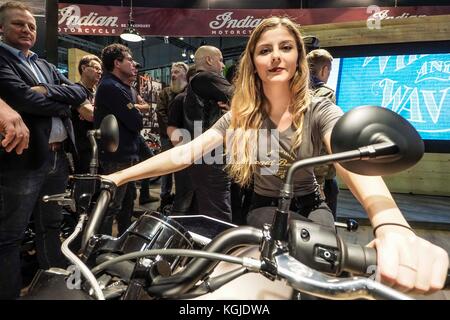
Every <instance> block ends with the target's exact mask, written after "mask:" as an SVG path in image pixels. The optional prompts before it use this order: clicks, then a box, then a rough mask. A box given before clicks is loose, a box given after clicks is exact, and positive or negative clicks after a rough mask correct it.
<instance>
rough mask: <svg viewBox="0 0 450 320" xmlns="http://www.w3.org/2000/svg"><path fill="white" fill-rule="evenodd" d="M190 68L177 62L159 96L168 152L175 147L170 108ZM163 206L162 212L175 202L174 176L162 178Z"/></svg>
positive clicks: (161, 133) (161, 126)
mask: <svg viewBox="0 0 450 320" xmlns="http://www.w3.org/2000/svg"><path fill="white" fill-rule="evenodd" d="M187 71H188V66H187V64H186V63H184V62H175V63H173V64H172V68H171V69H170V74H171V78H170V86H168V87H166V88H164V89H163V90H161V92H160V93H159V95H158V102H157V105H156V115H157V119H158V126H159V137H160V141H161V150H162V151H166V150H169V149H170V148H172V147H173V145H172V143H171V142H170V139H169V137H168V136H167V118H168V114H169V111H170V109H169V106H170V103H171V102H172V100H173V99H174V98H175V96H176V95H177V94H179V93H180V92H182V91H183V90H184V88H185V87H186V85H187V81H186V73H187ZM160 196H161V206H160V209H161V210H162V209H163V208H164V207H165V206H166V205H169V204H171V203H172V202H173V195H172V174H167V175H164V176H162V177H161V195H160Z"/></svg>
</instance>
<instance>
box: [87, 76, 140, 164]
mask: <svg viewBox="0 0 450 320" xmlns="http://www.w3.org/2000/svg"><path fill="white" fill-rule="evenodd" d="M135 103H136V100H135V95H134V94H133V92H132V91H131V87H130V86H128V85H126V84H124V83H123V82H122V81H120V79H119V78H117V77H116V76H114V75H113V74H111V73H107V74H105V75H104V76H103V78H102V80H101V81H100V84H99V86H98V89H97V93H96V95H95V109H94V126H95V127H96V128H99V127H100V123H101V121H102V120H103V118H104V117H106V116H107V115H108V114H112V115H114V116H115V117H116V119H117V122H118V124H119V137H120V138H119V147H118V149H117V151H116V152H114V153H111V152H108V151H106V150H105V149H104V148H103V146H102V145H101V144H100V148H99V149H100V156H99V158H100V160H102V161H114V162H119V163H120V162H129V161H135V160H138V159H139V144H140V138H139V135H140V132H141V130H142V128H143V122H142V114H141V113H140V112H139V110H138V109H136V108H135V106H134V104H135Z"/></svg>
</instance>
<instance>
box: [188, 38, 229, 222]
mask: <svg viewBox="0 0 450 320" xmlns="http://www.w3.org/2000/svg"><path fill="white" fill-rule="evenodd" d="M195 68H196V73H195V74H194V76H192V78H191V80H190V81H189V84H188V86H187V90H186V97H185V98H184V104H183V110H184V118H183V125H184V128H185V129H187V130H188V131H189V132H190V133H191V136H192V137H194V132H195V133H196V134H198V133H200V132H204V131H206V130H207V129H209V128H210V127H211V126H212V125H213V124H214V123H215V122H216V121H217V120H218V119H219V118H220V117H221V116H222V115H223V114H224V113H225V112H226V111H227V110H226V107H225V108H224V106H228V105H229V102H230V100H231V96H232V91H233V89H232V86H231V84H230V83H229V82H228V81H227V80H226V79H225V78H224V77H223V75H222V72H223V69H224V68H225V65H224V63H223V57H222V52H220V50H219V49H218V48H216V47H213V46H202V47H200V48H198V49H197V51H196V52H195ZM194 122H195V125H196V126H197V127H198V128H195V129H196V130H194ZM199 124H201V128H199ZM216 153H217V155H219V154H221V151H220V150H217V152H213V153H212V156H213V157H214V158H220V157H215V154H216ZM220 160H223V159H220ZM223 163H224V162H223V161H222V162H221V163H213V164H206V163H199V164H195V165H193V166H192V167H191V168H190V169H189V173H190V176H191V180H192V184H193V188H194V191H195V196H196V200H197V204H198V210H199V213H200V214H204V215H208V216H211V217H214V218H218V219H221V220H225V221H231V197H230V179H229V178H228V176H227V175H226V173H225V172H224V171H223Z"/></svg>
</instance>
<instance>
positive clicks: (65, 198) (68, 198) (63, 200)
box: [42, 191, 76, 212]
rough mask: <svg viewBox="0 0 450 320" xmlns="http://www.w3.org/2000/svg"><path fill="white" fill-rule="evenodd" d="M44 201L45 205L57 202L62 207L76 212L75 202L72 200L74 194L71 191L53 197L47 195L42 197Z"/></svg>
mask: <svg viewBox="0 0 450 320" xmlns="http://www.w3.org/2000/svg"><path fill="white" fill-rule="evenodd" d="M42 201H43V202H45V203H48V202H57V203H58V204H59V205H60V206H70V209H71V210H72V211H73V212H75V211H76V208H75V200H74V199H72V193H71V192H70V191H67V192H64V193H58V194H52V195H45V196H43V197H42Z"/></svg>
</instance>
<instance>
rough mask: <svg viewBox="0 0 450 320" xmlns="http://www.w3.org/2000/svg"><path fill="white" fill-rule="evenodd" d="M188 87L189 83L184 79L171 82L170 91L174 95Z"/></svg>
mask: <svg viewBox="0 0 450 320" xmlns="http://www.w3.org/2000/svg"><path fill="white" fill-rule="evenodd" d="M186 85H187V83H186V81H184V80H183V79H176V80H172V81H170V90H172V92H174V93H180V92H181V91H183V90H184V88H185V87H186Z"/></svg>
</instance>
